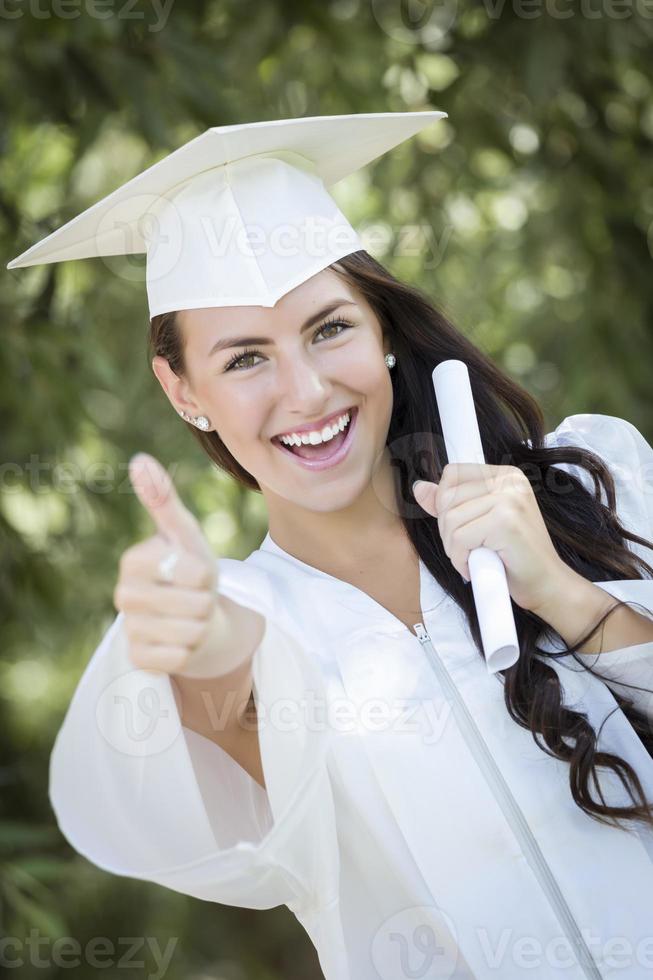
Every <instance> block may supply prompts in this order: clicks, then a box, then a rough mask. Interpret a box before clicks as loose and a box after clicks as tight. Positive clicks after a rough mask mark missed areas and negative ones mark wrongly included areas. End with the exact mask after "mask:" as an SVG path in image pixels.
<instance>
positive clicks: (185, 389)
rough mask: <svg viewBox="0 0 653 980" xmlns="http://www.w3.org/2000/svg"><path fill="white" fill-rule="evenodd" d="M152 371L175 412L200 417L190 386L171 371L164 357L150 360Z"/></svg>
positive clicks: (157, 356) (198, 407) (199, 409)
mask: <svg viewBox="0 0 653 980" xmlns="http://www.w3.org/2000/svg"><path fill="white" fill-rule="evenodd" d="M152 370H153V371H154V374H155V375H156V377H157V380H158V382H159V384H160V385H161V387H162V388H163V390H164V391H165V393H166V395H167V396H168V399H169V401H170V402H171V404H172V406H173V408H174V409H175V411H176V412H178V411H179V410H182V411H184V412H186V413H187V414H188V415H200V414H201V411H202V410H201V408H200V406H199V405H198V404H197V402H196V401H195V399H194V398H193V396H192V394H191V390H190V385H189V384H188V382H187V381H186V380H185V379H184V378H180V377H179V375H178V374H175V372H174V371H173V370H172V368H171V367H170V365H169V364H168V362H167V360H166V359H165V357H161V356H160V355H159V354H157V355H156V357H153V358H152Z"/></svg>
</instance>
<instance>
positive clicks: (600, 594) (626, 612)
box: [534, 568, 653, 653]
mask: <svg viewBox="0 0 653 980" xmlns="http://www.w3.org/2000/svg"><path fill="white" fill-rule="evenodd" d="M616 605H617V599H615V598H614V596H612V595H610V594H609V593H607V592H606V591H604V589H601V588H599V586H598V585H594V583H593V582H588V581H587V579H585V578H583V577H582V575H579V574H578V573H577V572H574V571H573V569H571V568H569V569H568V571H567V572H564V573H563V574H562V575H561V577H560V579H559V580H558V581H557V582H556V586H555V587H554V589H553V590H552V593H551V595H550V597H549V598H548V599H547V601H546V604H545V605H543V606H540V607H539V608H538V609H536V610H534V611H535V612H536V614H537V615H538V616H539V617H540V619H542V620H544V622H545V623H547V624H548V625H549V626H551V627H553V629H554V630H555V631H556V632H557V633H559V634H560V636H561V637H562V639H563V641H564V642H565V643H566V644H567V646H573V644H574V643H576V642H577V640H579V639H580V638H581V636H584V635H585V634H586V633H587V632H588V631H589V629H590V628H591V627H592V626H595V625H596V624H597V623H598V622H599V620H600V619H601V617H602V616H603V615H604V614H605V613H606V612H607V610H608V609H611V608H612V607H613V606H614V607H616ZM649 642H650V643H653V620H652V619H649V618H648V617H647V616H645V615H643V614H641V613H638V612H635V610H634V609H631V608H630V607H629V606H626V605H623V606H620V607H619V608H615V609H614V611H613V612H611V613H610V615H609V616H608V617H607V619H606V620H605V621H604V623H603V625H602V626H601V627H600V628H599V629H598V630H597V632H596V633H595V634H594V635H593V636H592V637H590V639H589V640H588V641H587V642H586V643H585V644H583V646H581V647H579V649H578V652H579V653H600V652H607V651H608V650H617V649H620V648H621V647H629V646H633V645H635V644H638V643H649Z"/></svg>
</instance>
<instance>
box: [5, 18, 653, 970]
mask: <svg viewBox="0 0 653 980" xmlns="http://www.w3.org/2000/svg"><path fill="white" fill-rule="evenodd" d="M164 6H165V5H163V4H155V3H143V2H140V3H137V4H136V5H127V4H124V3H122V2H116V3H115V4H113V6H111V5H109V6H107V5H106V4H105V5H104V6H102V7H100V5H98V7H97V10H98V11H99V10H101V11H102V15H100V14H98V13H97V11H96V12H95V13H94V10H95V7H94V5H93V4H92V3H90V2H89V3H83V2H81V0H80V3H79V4H78V5H77V7H75V6H74V4H68V5H67V6H66V5H60V7H59V10H60V13H59V14H58V15H57V14H56V13H55V12H54V11H55V5H53V6H52V7H50V6H49V5H48V4H45V3H41V4H40V5H39V4H37V3H34V2H32V3H30V2H24V3H21V2H19V0H15V2H14V4H13V6H11V5H10V4H5V8H7V9H9V8H10V7H11V9H12V10H13V11H14V13H16V12H17V14H18V15H17V16H13V17H9V16H7V15H6V13H4V12H3V13H2V14H0V123H1V125H0V140H1V144H2V154H1V158H0V237H1V240H2V246H3V254H4V255H5V256H6V260H9V259H10V258H12V257H13V256H15V255H17V254H19V253H20V252H21V251H23V250H24V249H25V248H26V247H28V246H29V245H31V244H32V243H34V242H36V241H37V240H39V239H41V238H42V237H44V236H45V235H46V234H48V233H49V232H50V231H52V230H54V229H55V228H57V227H58V226H59V225H60V224H61V223H63V222H65V221H67V220H68V219H70V218H72V217H73V216H74V215H75V214H77V213H79V212H80V211H81V210H83V209H84V208H86V207H87V206H89V205H90V204H92V203H93V202H94V201H96V200H98V199H99V198H100V197H101V196H103V195H104V194H106V193H108V192H109V191H111V190H112V189H113V188H114V187H116V186H118V185H119V184H121V183H122V182H124V181H125V180H127V179H129V178H130V177H131V176H133V175H135V174H136V173H139V172H140V171H141V170H143V169H144V168H145V167H146V166H148V165H150V164H151V163H154V162H155V161H156V160H158V159H160V158H161V157H162V156H164V155H165V154H167V153H168V152H170V151H171V150H173V149H175V148H176V147H177V146H179V145H181V144H182V143H184V142H185V141H186V140H188V139H190V138H192V137H193V136H195V135H197V134H198V133H200V132H202V131H203V130H204V129H206V128H207V127H209V126H217V125H224V124H229V123H236V122H242V121H253V120H258V119H274V118H280V117H289V116H297V115H320V114H334V113H349V112H374V111H386V110H403V109H425V108H441V109H444V110H446V111H447V112H448V113H449V118H448V120H447V121H446V124H442V125H438V126H434V127H432V128H431V129H430V130H427V131H425V132H424V133H422V134H420V135H419V136H418V137H416V138H415V139H414V140H411V141H408V142H407V143H406V144H404V145H402V146H400V147H398V148H396V150H394V151H392V152H391V153H389V154H387V155H386V156H384V157H383V158H381V159H379V160H378V161H376V162H375V163H373V164H371V165H370V166H369V167H368V168H366V170H365V171H364V172H361V173H358V174H354V175H352V176H351V177H350V178H348V179H347V180H346V181H343V182H342V183H341V184H340V185H338V186H337V187H336V188H335V191H334V195H335V196H336V198H337V199H338V201H339V202H340V204H341V206H342V207H343V210H345V212H346V213H347V214H348V216H349V217H350V220H352V222H353V223H355V224H356V225H357V226H358V227H359V229H361V231H362V232H363V233H367V234H371V231H372V229H373V228H374V227H376V228H377V230H378V229H379V228H381V229H382V230H385V232H386V235H387V237H386V240H385V245H381V246H379V248H378V249H376V250H375V248H374V247H372V246H370V249H369V250H370V251H371V252H372V253H373V254H375V255H376V257H377V258H379V259H380V261H382V262H385V263H386V264H387V265H388V266H389V267H390V268H391V269H392V270H393V271H394V272H396V273H397V274H398V275H400V276H404V277H405V278H407V279H409V280H411V281H414V282H416V283H417V284H419V285H420V286H421V287H423V288H425V289H426V290H427V291H428V292H429V293H430V294H431V295H432V296H433V297H434V298H435V299H436V300H437V301H438V302H439V303H440V304H441V305H442V306H443V307H444V308H445V310H446V311H447V312H449V314H450V315H451V316H452V317H453V319H454V321H455V322H456V323H457V324H458V325H459V326H460V328H461V329H462V330H463V331H465V332H466V333H467V334H468V335H469V336H470V337H471V338H472V339H473V340H474V341H475V343H477V344H478V345H479V346H481V347H482V348H483V349H485V350H487V351H488V352H489V353H490V354H491V356H492V357H493V358H495V359H496V360H497V362H498V363H500V364H502V365H503V366H504V367H505V368H506V369H507V370H508V371H509V372H510V373H511V374H512V375H513V376H515V377H516V378H517V379H518V380H519V381H520V382H521V383H522V384H524V385H525V386H526V387H527V388H529V390H531V391H532V393H533V394H534V395H535V396H536V397H537V398H538V399H539V400H540V402H541V403H542V405H543V408H544V410H545V414H546V416H547V420H548V422H549V423H550V425H549V428H553V427H554V426H555V425H557V424H558V422H559V421H560V420H561V419H562V418H563V417H564V416H565V415H567V414H573V413H576V412H602V413H606V414H613V415H618V416H622V417H625V418H628V419H630V421H632V422H633V423H634V424H635V425H637V426H638V427H639V428H640V429H641V430H642V431H643V432H644V434H645V435H647V437H648V438H649V439H651V438H652V437H653V420H652V419H651V416H650V373H651V364H652V363H653V335H652V331H651V322H652V321H653V317H652V303H653V292H652V290H651V282H652V281H653V280H652V276H651V271H652V270H651V258H652V252H653V190H652V189H651V186H650V180H649V175H650V173H651V172H652V171H653V159H652V157H653V91H652V82H651V74H650V64H651V55H652V51H651V37H652V34H653V19H650V18H648V17H646V16H644V15H643V14H642V13H641V5H636V4H635V3H633V4H632V5H631V6H628V5H627V4H626V5H625V9H626V11H630V13H629V14H627V16H623V15H622V16H620V17H616V16H612V15H611V14H610V10H612V7H611V6H610V5H609V4H608V3H607V2H602V0H593V3H592V4H591V5H590V4H589V3H585V5H584V9H585V13H584V14H583V13H582V12H580V11H579V9H578V5H575V4H574V5H572V4H571V3H570V4H569V6H568V8H564V5H563V4H561V3H558V4H556V6H555V9H554V8H553V5H551V4H549V5H547V4H546V3H545V2H544V0H543V3H542V5H541V7H540V8H539V15H538V14H537V8H534V5H533V4H532V3H531V4H529V5H526V4H523V5H520V4H519V3H517V2H513V3H508V2H507V0H506V2H504V3H501V2H499V0H494V2H490V0H485V2H483V3H478V2H473V0H458V2H457V3H456V2H455V0H444V2H441V3H438V4H434V5H430V7H429V5H424V6H425V8H426V9H424V10H422V11H421V12H420V16H419V18H417V17H415V19H414V20H412V21H411V20H410V12H409V8H410V9H412V8H411V7H410V5H402V4H400V3H398V2H390V0H388V2H386V0H369V2H366V3H364V2H362V0H360V2H357V0H332V2H330V3H329V2H324V0H322V2H320V3H318V2H315V0H302V2H301V3H299V2H297V0H292V2H290V0H284V2H278V3H269V2H268V3H261V4H253V3H244V2H242V0H240V2H237V0H214V2H204V0H188V2H184V3H183V4H182V3H181V2H177V3H176V4H175V3H171V4H169V5H168V7H167V10H164ZM561 9H568V10H569V11H572V13H571V15H570V16H569V17H566V16H565V17H563V16H561V15H559V13H556V11H560V10H561ZM620 9H621V10H622V11H623V9H624V6H623V5H621V7H620ZM75 10H77V12H78V16H73V15H72V14H74V11H75ZM61 11H63V13H61ZM525 11H526V13H525ZM588 11H594V13H596V12H597V11H598V16H590V14H589V13H588ZM48 12H49V15H48ZM66 12H67V13H66ZM413 13H415V11H413ZM143 273H144V270H143V263H142V261H141V260H140V259H134V258H120V259H117V258H116V259H114V258H110V259H105V260H97V259H96V260H83V261H78V262H69V263H64V264H63V265H52V266H43V267H37V268H34V269H26V270H15V271H13V272H11V273H5V275H4V276H3V277H2V279H1V280H0V310H1V312H2V318H3V321H4V342H3V344H2V347H1V348H0V368H1V370H2V377H3V379H4V384H3V385H2V389H1V391H0V406H1V411H2V419H3V425H2V429H1V431H2V439H3V443H4V444H3V452H2V461H3V462H2V472H3V479H2V489H3V494H2V499H1V506H0V547H1V555H2V560H1V563H0V609H2V613H1V614H0V616H1V625H2V635H3V641H4V642H3V651H2V652H3V660H2V663H0V675H1V677H0V679H1V680H2V684H1V685H0V697H1V698H2V708H3V709H4V710H3V718H4V719H5V724H4V738H3V740H2V741H3V744H2V750H1V752H2V756H1V762H0V776H1V777H2V800H3V805H4V809H5V818H4V819H3V821H2V822H0V862H1V864H0V868H1V870H0V896H1V904H0V927H2V931H3V932H4V933H6V934H8V935H11V936H15V937H19V938H20V939H21V941H24V940H25V937H26V936H27V935H28V934H29V931H30V930H31V929H38V930H39V931H40V934H41V935H46V936H50V937H52V938H53V939H54V938H56V937H64V936H69V937H74V938H75V939H76V940H77V941H78V942H79V943H81V944H82V945H84V943H86V942H87V941H88V940H89V939H91V938H93V937H97V936H107V937H110V938H112V939H113V940H114V941H116V942H117V939H118V937H120V936H127V935H131V936H137V935H138V936H143V937H145V936H150V937H158V940H159V941H160V944H161V945H162V946H165V943H166V942H167V941H168V939H169V938H170V937H176V939H177V946H176V949H175V953H174V956H173V957H172V960H171V963H170V967H169V969H168V972H167V974H166V976H167V977H168V978H169V980H176V978H181V977H184V978H188V977H190V978H195V980H199V978H200V977H203V978H212V980H225V978H231V980H238V978H244V977H248V978H254V977H255V978H257V980H279V978H281V977H283V978H284V980H292V978H299V977H301V978H304V980H305V978H307V977H309V976H315V977H318V976H319V975H320V972H319V969H318V965H317V960H316V957H315V955H314V952H313V949H312V947H311V945H310V943H309V942H308V940H307V938H306V936H305V935H304V933H303V931H302V930H301V929H300V927H299V926H298V925H297V924H296V923H295V921H294V919H293V918H292V916H291V915H290V913H289V912H287V910H285V909H279V910H275V911H273V912H269V913H265V914H256V913H253V912H247V911H244V910H239V909H229V908H226V907H223V906H216V905H212V904H210V903H202V902H198V901H194V900H191V899H186V898H185V897H183V896H180V895H177V894H175V893H173V892H169V891H166V890H164V889H161V888H158V887H156V886H153V885H152V886H151V885H148V884H145V883H142V882H136V881H133V880H128V879H118V878H115V877H113V876H111V875H108V874H105V873H104V872H102V871H100V870H99V869H96V868H94V867H92V866H90V865H89V864H88V862H86V861H85V860H84V859H82V858H81V857H79V856H78V855H76V854H75V853H74V852H73V851H72V850H71V848H70V847H69V846H68V845H67V843H66V842H65V841H64V840H63V839H62V838H61V836H60V834H59V832H58V829H57V827H56V823H55V820H54V815H53V814H52V811H51V809H50V806H49V802H48V799H47V760H48V756H49V752H50V749H51V746H52V742H53V740H54V737H55V735H56V732H57V730H58V727H59V725H60V724H61V720H62V718H63V714H64V712H65V709H66V706H67V704H68V702H69V700H70V697H71V695H72V692H73V690H74V687H75V685H76V683H77V680H78V678H79V676H80V675H81V673H82V671H83V668H84V665H85V664H86V662H87V661H88V658H89V656H90V654H91V652H92V651H93V649H94V648H95V646H96V645H97V642H98V641H99V638H100V636H101V635H102V633H103V631H104V630H105V629H106V627H107V626H108V625H109V623H110V622H111V620H112V619H113V616H114V615H115V610H114V609H113V606H112V602H111V596H112V590H113V585H114V583H115V578H116V574H117V563H118V559H119V556H120V553H121V552H122V550H123V549H124V548H125V547H126V546H127V545H128V544H131V543H133V542H134V541H135V540H137V539H138V538H139V537H142V536H145V535H147V534H150V533H152V529H151V527H150V526H149V525H148V523H147V519H146V518H145V517H144V515H143V513H142V509H141V508H140V505H139V504H138V502H137V501H136V500H135V499H134V497H133V494H132V492H131V489H130V487H129V484H128V482H127V471H126V464H127V460H128V459H129V457H130V456H131V455H132V454H133V453H134V452H136V451H137V450H146V451H149V452H152V453H154V454H155V455H156V456H157V457H158V458H159V459H160V460H161V461H162V462H163V463H164V465H166V466H169V467H170V468H171V471H172V472H173V475H174V477H175V482H176V484H177V486H178V488H179V491H180V494H181V495H182V498H183V499H184V500H185V501H186V502H187V503H188V504H189V506H191V507H192V508H193V509H194V511H195V512H196V513H197V514H198V516H199V517H200V519H201V520H202V521H203V523H204V526H205V527H206V529H207V533H209V535H210V537H211V541H212V543H213V544H214V546H215V548H216V551H217V552H218V553H220V554H223V555H227V556H233V557H243V556H244V555H246V554H248V553H249V552H250V551H251V550H252V548H254V547H256V546H257V544H258V542H259V541H260V539H261V537H262V535H263V533H264V531H265V515H264V512H263V509H262V506H261V501H260V498H258V497H257V495H254V494H248V493H246V492H244V491H243V490H241V489H240V488H239V487H237V486H235V485H233V483H231V482H230V481H228V480H227V479H225V478H224V477H222V476H221V475H220V474H218V473H216V471H215V470H214V469H213V470H212V468H211V467H210V464H209V463H208V462H207V460H206V459H205V458H204V456H203V455H202V453H201V451H200V449H199V447H198V446H197V445H196V443H195V442H194V441H191V440H190V439H189V435H188V433H187V432H186V430H185V427H184V425H183V424H182V423H181V422H180V421H179V419H178V418H177V417H176V416H175V415H174V413H173V412H172V409H171V408H170V406H169V404H168V402H167V400H166V399H165V396H164V395H163V393H162V391H161V389H160V387H159V385H158V383H157V382H156V379H155V378H154V376H153V374H152V372H151V370H150V366H149V364H148V361H147V357H146V350H145V338H146V327H147V307H146V298H145V290H144V275H143ZM146 964H147V967H146V968H147V970H149V971H150V972H151V971H152V969H153V966H152V963H151V962H150V961H149V960H147V958H146ZM62 969H63V968H60V967H57V966H56V965H52V964H51V965H50V967H49V968H48V969H46V970H45V971H44V970H43V969H42V968H39V969H38V970H37V968H33V971H32V972H34V975H35V976H36V975H38V976H39V977H41V978H42V977H45V976H55V975H58V973H59V972H61V970H62ZM71 972H72V974H74V975H80V976H84V977H86V976H88V975H89V974H90V973H91V974H92V973H94V972H95V970H91V969H90V968H89V967H88V966H85V965H84V964H82V966H81V967H79V968H74V969H72V971H71V970H67V971H66V973H65V975H66V976H70V975H71ZM98 972H100V971H99V969H98ZM132 972H133V975H134V976H139V977H141V976H142V975H143V972H144V970H143V969H142V968H141V969H140V970H139V969H134V970H133V971H132V970H129V969H127V970H125V971H122V972H121V974H120V975H121V976H124V977H129V976H131V975H132ZM21 975H23V976H26V977H29V976H31V973H30V967H29V966H27V967H26V968H25V970H24V972H23V973H22V974H21Z"/></svg>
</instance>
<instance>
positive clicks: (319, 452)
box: [272, 406, 358, 461]
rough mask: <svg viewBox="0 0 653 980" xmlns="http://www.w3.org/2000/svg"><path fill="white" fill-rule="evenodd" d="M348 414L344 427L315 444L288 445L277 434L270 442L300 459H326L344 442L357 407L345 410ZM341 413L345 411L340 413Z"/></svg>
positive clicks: (333, 454)
mask: <svg viewBox="0 0 653 980" xmlns="http://www.w3.org/2000/svg"><path fill="white" fill-rule="evenodd" d="M345 411H346V412H347V413H348V415H349V422H348V423H347V424H346V425H345V427H344V429H342V430H341V431H340V432H338V434H337V435H335V436H333V437H332V438H331V439H327V440H326V441H325V442H320V443H317V445H312V444H311V443H310V442H309V443H302V444H301V445H300V446H297V445H293V446H289V445H287V444H285V443H283V442H281V440H280V438H279V436H275V437H274V438H273V440H272V442H273V443H274V444H275V446H277V447H278V448H279V449H281V450H282V452H286V453H289V454H290V455H291V456H298V457H300V458H301V459H306V460H316V461H317V460H328V459H330V457H331V456H335V454H336V453H337V452H338V450H339V449H340V448H341V446H342V445H343V444H344V443H345V441H346V439H347V435H348V433H349V431H350V429H351V427H352V424H353V422H354V419H355V417H356V413H357V411H358V407H357V406H354V407H351V408H348V409H346V410H345ZM341 414H342V415H344V414H345V412H343V413H341Z"/></svg>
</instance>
